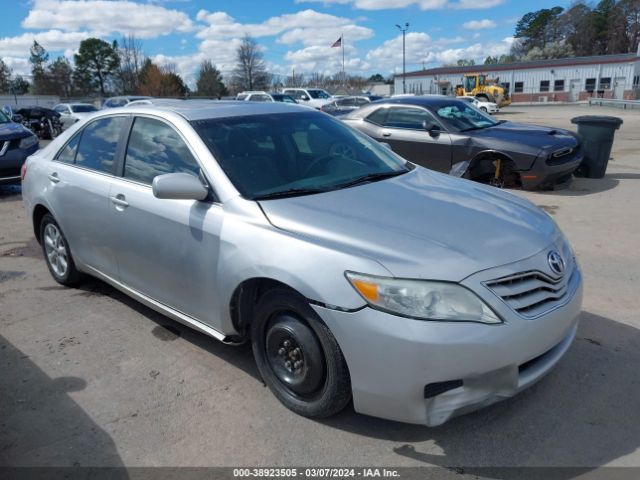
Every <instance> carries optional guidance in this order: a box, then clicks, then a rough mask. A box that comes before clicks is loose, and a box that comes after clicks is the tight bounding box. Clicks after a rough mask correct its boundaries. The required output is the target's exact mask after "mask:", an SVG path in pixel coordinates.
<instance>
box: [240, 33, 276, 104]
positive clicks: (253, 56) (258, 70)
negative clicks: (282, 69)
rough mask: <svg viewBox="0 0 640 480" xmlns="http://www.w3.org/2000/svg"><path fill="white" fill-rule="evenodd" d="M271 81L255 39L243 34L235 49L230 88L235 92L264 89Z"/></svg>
mask: <svg viewBox="0 0 640 480" xmlns="http://www.w3.org/2000/svg"><path fill="white" fill-rule="evenodd" d="M270 83H271V75H270V74H269V73H268V72H267V68H266V65H265V63H264V59H263V58H262V52H261V51H260V48H259V47H258V44H257V43H256V41H255V39H253V37H251V36H249V35H245V37H244V38H243V39H242V43H241V44H240V46H239V47H238V50H237V51H236V66H235V68H234V69H233V77H232V80H231V88H232V89H233V90H234V91H235V92H236V93H237V92H241V91H243V90H264V89H266V88H268V87H269V84H270Z"/></svg>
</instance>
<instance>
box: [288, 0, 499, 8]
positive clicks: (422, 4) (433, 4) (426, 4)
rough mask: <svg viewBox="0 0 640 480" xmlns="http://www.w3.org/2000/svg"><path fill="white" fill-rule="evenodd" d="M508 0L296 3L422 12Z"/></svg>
mask: <svg viewBox="0 0 640 480" xmlns="http://www.w3.org/2000/svg"><path fill="white" fill-rule="evenodd" d="M505 1H506V0H459V1H457V2H451V1H449V0H296V3H322V4H324V5H329V4H332V3H336V4H347V3H352V4H353V6H354V7H355V8H359V9H362V10H392V9H398V8H406V7H410V6H413V5H415V6H417V7H418V8H420V9H421V10H439V9H444V8H453V9H464V10H476V9H484V8H492V7H495V6H496V5H500V4H502V3H504V2H505Z"/></svg>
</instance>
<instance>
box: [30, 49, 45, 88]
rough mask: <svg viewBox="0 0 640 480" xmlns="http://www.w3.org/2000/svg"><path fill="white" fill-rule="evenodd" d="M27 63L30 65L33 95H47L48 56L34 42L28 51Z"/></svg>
mask: <svg viewBox="0 0 640 480" xmlns="http://www.w3.org/2000/svg"><path fill="white" fill-rule="evenodd" d="M29 53H30V55H29V63H30V64H31V77H32V78H33V93H35V94H43V93H47V88H48V85H47V76H46V67H47V62H48V61H49V54H48V53H47V51H46V50H45V49H44V47H43V46H42V45H40V44H39V43H38V42H36V41H35V40H34V41H33V45H32V46H31V49H30V51H29Z"/></svg>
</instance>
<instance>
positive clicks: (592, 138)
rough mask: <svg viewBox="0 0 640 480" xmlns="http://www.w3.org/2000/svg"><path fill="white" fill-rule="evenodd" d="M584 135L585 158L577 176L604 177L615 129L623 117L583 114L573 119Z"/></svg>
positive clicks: (579, 131)
mask: <svg viewBox="0 0 640 480" xmlns="http://www.w3.org/2000/svg"><path fill="white" fill-rule="evenodd" d="M571 123H575V124H576V125H578V134H579V135H580V136H581V137H582V148H583V152H584V160H583V161H582V163H581V164H580V166H579V167H578V169H577V170H576V171H575V172H574V174H575V176H576V177H587V178H602V177H604V173H605V172H606V171H607V164H608V163H609V155H611V147H612V146H613V136H614V134H615V131H616V130H618V129H619V128H620V125H622V119H621V118H618V117H608V116H605V115H583V116H581V117H575V118H572V119H571Z"/></svg>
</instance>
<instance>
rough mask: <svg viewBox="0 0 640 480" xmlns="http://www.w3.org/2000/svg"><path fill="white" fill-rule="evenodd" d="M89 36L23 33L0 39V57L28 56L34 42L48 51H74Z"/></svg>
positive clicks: (87, 34)
mask: <svg viewBox="0 0 640 480" xmlns="http://www.w3.org/2000/svg"><path fill="white" fill-rule="evenodd" d="M89 36H90V34H89V33H88V32H62V31H60V30H49V31H46V32H39V33H23V34H22V35H19V36H17V37H5V38H0V55H8V56H15V57H18V56H22V55H24V56H28V55H29V49H30V48H31V46H32V45H33V41H34V40H36V41H37V42H38V43H39V44H40V45H42V46H43V47H44V48H45V49H46V50H48V51H54V52H56V51H61V50H67V49H75V48H77V47H78V44H79V43H80V42H81V41H82V40H84V39H85V38H88V37H89Z"/></svg>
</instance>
